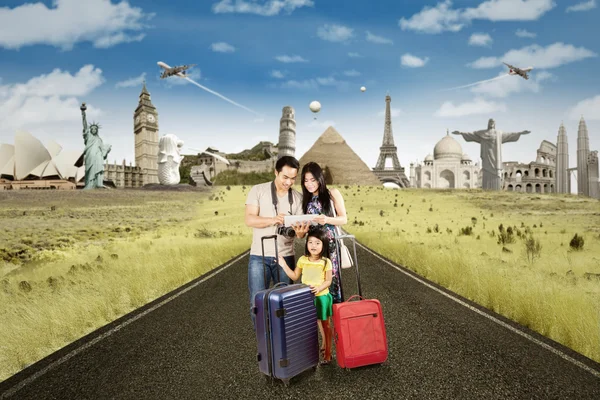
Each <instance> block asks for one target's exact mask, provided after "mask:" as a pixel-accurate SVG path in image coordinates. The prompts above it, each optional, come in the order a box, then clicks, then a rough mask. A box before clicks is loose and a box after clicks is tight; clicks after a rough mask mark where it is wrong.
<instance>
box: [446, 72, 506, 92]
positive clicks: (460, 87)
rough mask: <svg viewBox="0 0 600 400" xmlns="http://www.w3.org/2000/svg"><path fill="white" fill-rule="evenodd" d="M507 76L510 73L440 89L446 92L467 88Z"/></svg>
mask: <svg viewBox="0 0 600 400" xmlns="http://www.w3.org/2000/svg"><path fill="white" fill-rule="evenodd" d="M507 76H509V74H504V75H500V76H497V77H495V78H492V79H486V80H484V81H479V82H475V83H469V84H468V85H464V86H457V87H453V88H450V89H442V90H440V92H445V91H446V90H455V89H462V88H466V87H469V86H475V85H479V84H480V83H485V82H491V81H495V80H497V79H502V78H506V77H507Z"/></svg>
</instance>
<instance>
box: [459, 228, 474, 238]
mask: <svg viewBox="0 0 600 400" xmlns="http://www.w3.org/2000/svg"><path fill="white" fill-rule="evenodd" d="M472 234H473V227H472V226H465V227H464V228H460V233H459V236H463V235H464V236H470V235H472Z"/></svg>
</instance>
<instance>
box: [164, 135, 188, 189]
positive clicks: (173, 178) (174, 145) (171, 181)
mask: <svg viewBox="0 0 600 400" xmlns="http://www.w3.org/2000/svg"><path fill="white" fill-rule="evenodd" d="M182 146H183V142H182V141H181V140H179V139H178V138H177V136H175V135H172V134H168V135H164V136H162V137H161V138H160V140H159V141H158V182H159V183H160V184H161V185H177V184H179V181H180V180H181V177H180V176H179V164H180V163H181V160H183V156H182V155H180V154H179V151H180V149H181V147H182Z"/></svg>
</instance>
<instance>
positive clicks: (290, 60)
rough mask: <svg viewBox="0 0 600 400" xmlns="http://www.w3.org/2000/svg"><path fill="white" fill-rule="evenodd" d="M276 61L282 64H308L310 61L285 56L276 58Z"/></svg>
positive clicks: (298, 57)
mask: <svg viewBox="0 0 600 400" xmlns="http://www.w3.org/2000/svg"><path fill="white" fill-rule="evenodd" d="M275 59H276V60H277V61H281V62H282V63H297V62H308V60H305V59H304V58H302V57H300V56H288V55H284V56H277V57H275Z"/></svg>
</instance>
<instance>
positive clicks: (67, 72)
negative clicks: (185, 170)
mask: <svg viewBox="0 0 600 400" xmlns="http://www.w3.org/2000/svg"><path fill="white" fill-rule="evenodd" d="M598 3H599V1H598V0H589V1H588V0H581V1H579V0H575V1H566V0H564V1H562V0H486V1H474V0H455V1H449V0H446V1H438V0H434V1H430V0H404V1H401V0H377V1H371V0H352V1H350V0H348V1H343V2H342V1H331V0H198V1H197V0H172V1H170V2H168V3H167V2H164V1H158V0H144V1H141V0H133V1H129V2H126V1H115V0H85V1H83V0H53V1H38V2H24V1H16V0H4V1H3V2H2V5H3V6H2V7H0V27H2V28H1V29H0V143H11V144H12V143H14V135H15V133H16V131H17V130H19V129H22V130H26V131H28V132H30V133H31V134H33V135H34V136H35V137H37V138H38V139H40V140H41V141H42V142H43V143H47V141H48V140H50V139H52V140H55V141H56V142H58V143H59V144H61V145H62V146H63V148H64V149H69V150H82V149H83V139H82V136H81V133H82V132H81V129H82V126H81V112H80V111H79V105H80V104H81V103H82V102H85V103H86V104H87V106H88V111H87V114H88V120H94V121H98V122H100V124H101V130H100V136H101V137H102V139H103V140H104V142H105V143H109V144H111V145H112V151H111V153H110V154H109V156H108V160H109V162H111V163H112V162H115V161H116V162H118V163H121V162H122V161H123V159H125V160H126V162H127V164H129V163H130V162H133V163H134V162H135V157H134V137H133V135H134V134H133V113H134V111H135V108H136V107H137V104H138V98H139V94H140V92H141V88H142V81H144V80H145V82H146V85H147V88H148V91H149V92H150V94H151V98H152V102H153V104H154V105H155V106H156V108H157V110H158V120H159V128H160V135H161V136H162V135H164V134H169V133H170V134H175V135H177V136H178V137H179V138H180V139H181V140H183V141H184V142H185V149H184V154H192V153H193V151H191V150H189V148H200V149H204V148H206V147H208V146H211V147H214V148H217V149H218V150H219V151H223V152H227V153H233V152H239V151H242V150H244V149H248V148H251V147H253V146H254V145H256V144H257V143H258V142H259V141H261V140H267V141H271V142H273V143H277V142H278V135H279V119H280V118H281V113H282V108H283V107H284V106H291V107H293V108H294V109H295V113H296V123H297V127H296V157H297V158H298V159H299V158H300V157H301V156H302V155H303V154H304V153H305V152H306V151H307V150H308V149H309V148H310V147H311V146H312V145H313V143H314V142H315V141H316V140H317V139H318V137H319V136H320V135H321V134H322V133H323V132H324V131H325V130H326V128H327V127H328V126H333V127H334V128H335V129H336V130H337V131H338V132H339V133H340V134H341V135H342V137H343V138H344V139H345V140H346V142H347V143H348V145H349V146H350V147H351V148H352V149H353V150H354V151H355V152H356V153H357V154H358V155H359V156H360V158H361V159H362V160H363V161H364V162H365V163H366V164H367V165H368V166H369V167H370V168H372V167H374V166H375V165H376V163H377V159H378V156H379V153H380V146H381V145H382V141H383V131H384V110H385V96H386V93H389V95H390V96H391V99H392V101H391V108H392V129H393V134H394V142H395V145H396V146H397V147H398V157H399V160H400V163H401V165H402V166H403V167H406V170H407V172H408V166H409V164H410V163H411V162H418V161H422V160H423V159H424V158H425V157H426V156H427V155H428V154H429V153H432V152H433V147H434V146H435V144H436V143H437V142H438V141H439V140H440V139H442V138H443V137H444V136H445V135H446V130H447V129H448V130H449V131H450V132H452V131H454V130H459V131H463V132H465V131H468V132H472V131H476V130H481V129H485V128H486V127H487V121H488V119H489V118H494V119H495V121H496V127H497V129H500V130H503V131H505V132H516V131H523V130H529V131H531V133H530V134H529V135H527V136H522V137H521V139H520V140H519V141H518V142H516V143H507V144H505V145H504V146H503V161H519V162H524V163H528V162H531V161H534V160H535V158H536V151H537V149H538V148H539V146H540V143H541V142H542V140H548V141H550V142H553V143H556V140H557V134H558V129H559V127H560V124H561V123H564V125H565V127H566V130H567V136H568V142H569V156H570V166H571V167H574V166H576V163H577V161H576V145H577V128H578V123H579V119H580V118H581V116H582V115H583V117H584V119H585V121H586V123H587V127H588V132H589V137H590V149H591V150H600V74H598V73H597V71H600V58H599V57H598V55H599V54H600V41H599V40H598V37H600V28H599V26H598V21H600V7H599V5H598ZM342 4H343V6H342ZM158 61H163V62H165V63H167V64H168V65H171V66H174V65H181V64H197V65H196V66H195V67H193V68H191V69H190V78H192V79H193V80H195V81H196V82H197V83H199V84H200V85H202V86H205V87H207V88H209V89H210V90H212V91H215V92H217V93H219V94H221V95H223V96H225V97H227V98H228V99H230V100H232V101H234V102H236V103H238V104H240V105H242V106H243V107H239V106H236V105H234V104H232V103H230V102H227V101H225V100H223V99H222V98H220V97H218V96H216V95H214V94H211V93H209V92H207V91H205V90H203V89H201V88H199V87H197V86H195V85H193V84H191V83H190V82H188V81H186V80H184V79H180V78H177V77H172V78H169V79H160V78H159V76H160V72H161V71H160V68H159V67H158V65H157V62H158ZM503 61H504V62H507V63H510V64H513V65H515V66H517V67H529V66H531V67H534V69H533V70H532V71H531V73H530V79H529V80H525V79H523V78H521V77H519V76H505V77H502V78H498V79H496V80H493V81H490V82H483V83H480V84H476V85H471V84H473V83H476V82H480V81H484V80H488V79H492V78H496V77H499V76H501V75H504V74H506V72H507V68H506V67H505V66H504V65H503V64H502V62H503ZM467 85H471V86H467ZM361 86H365V87H366V91H365V92H362V91H361V90H360V88H361ZM461 86H467V87H464V88H459V89H453V88H457V87H461ZM448 89H450V90H448ZM314 100H317V101H319V102H320V103H321V110H320V111H319V112H318V113H317V114H314V113H312V112H311V111H310V109H309V104H310V103H311V102H312V101H314ZM248 109H249V110H252V111H253V112H250V111H248ZM315 118H316V119H315ZM455 138H456V139H457V140H458V141H459V143H460V144H461V145H462V148H463V151H464V152H466V153H467V154H469V155H470V156H471V158H472V159H473V160H474V161H480V159H479V146H478V145H477V144H475V143H467V142H465V141H464V140H463V139H462V138H461V137H460V136H455ZM572 189H573V191H576V181H575V180H573V182H572Z"/></svg>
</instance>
